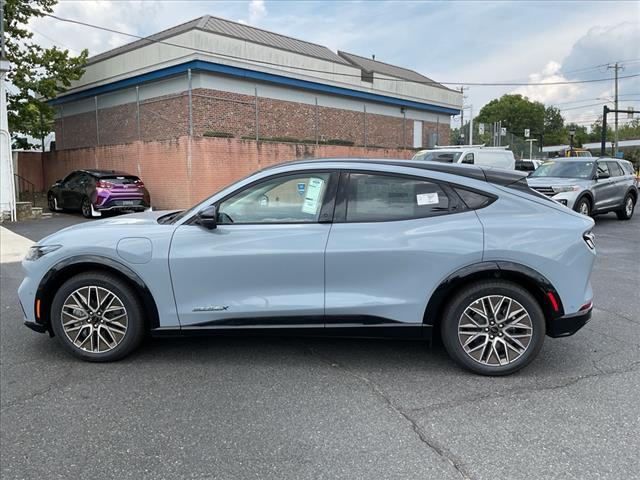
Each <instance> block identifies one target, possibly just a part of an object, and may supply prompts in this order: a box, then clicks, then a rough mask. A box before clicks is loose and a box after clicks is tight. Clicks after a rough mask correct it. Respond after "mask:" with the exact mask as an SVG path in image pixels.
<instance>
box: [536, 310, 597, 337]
mask: <svg viewBox="0 0 640 480" xmlns="http://www.w3.org/2000/svg"><path fill="white" fill-rule="evenodd" d="M592 312H593V307H589V309H588V310H584V311H580V312H576V313H571V314H569V315H563V316H562V317H559V318H555V319H553V320H551V321H549V322H548V323H547V335H548V336H550V337H553V338H558V337H568V336H570V335H573V334H574V333H576V332H577V331H578V330H580V329H581V328H582V327H584V326H585V325H586V324H587V322H589V320H591V313H592Z"/></svg>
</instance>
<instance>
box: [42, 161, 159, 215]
mask: <svg viewBox="0 0 640 480" xmlns="http://www.w3.org/2000/svg"><path fill="white" fill-rule="evenodd" d="M47 201H48V204H49V209H50V210H51V211H60V210H67V209H68V210H80V212H82V215H83V216H85V217H87V218H91V217H99V216H101V215H102V212H113V211H135V212H141V211H144V210H147V209H149V208H150V207H151V200H150V197H149V192H148V191H147V189H146V188H145V186H144V183H143V182H142V180H140V179H139V178H138V177H136V176H135V175H129V174H128V173H123V172H116V171H115V170H76V171H74V172H71V173H70V174H69V175H67V176H66V177H64V179H63V180H58V181H56V183H54V184H53V185H52V186H51V188H50V189H49V191H48V192H47Z"/></svg>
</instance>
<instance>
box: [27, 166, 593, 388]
mask: <svg viewBox="0 0 640 480" xmlns="http://www.w3.org/2000/svg"><path fill="white" fill-rule="evenodd" d="M525 178H526V177H525V175H523V174H522V173H519V172H505V171H503V170H493V169H486V168H481V167H477V166H468V165H449V164H439V163H434V162H413V161H407V160H377V161H376V160H367V159H361V160H358V159H350V160H343V159H333V160H307V161H301V162H294V163H287V164H283V165H279V166H275V167H271V168H268V169H265V170H262V171H260V172H258V173H256V174H253V175H251V176H249V177H248V178H245V179H243V180H240V181H239V182H237V183H235V184H233V185H231V186H229V187H227V188H225V189H224V190H222V191H220V192H218V193H216V194H215V195H213V196H212V197H210V198H208V199H206V200H205V201H203V202H202V203H200V204H198V205H196V206H194V207H192V208H191V209H189V210H185V211H182V212H145V213H139V214H132V215H127V216H126V217H121V218H118V219H104V220H99V221H97V222H91V223H83V224H79V225H76V226H73V227H70V228H67V229H64V230H62V231H60V232H57V233H55V234H53V235H51V236H49V237H47V238H45V239H43V240H41V241H40V242H38V243H37V244H36V245H35V246H33V247H31V249H30V251H29V253H28V255H27V256H26V257H25V260H24V261H23V266H24V268H25V270H26V273H27V274H26V278H25V279H24V281H23V282H22V284H21V285H20V288H19V292H18V293H19V298H20V302H21V304H22V306H23V311H24V312H25V315H26V322H25V324H26V325H27V326H28V327H29V328H31V329H33V330H36V331H38V332H47V331H48V332H49V333H50V334H51V335H52V336H55V337H56V338H57V339H58V341H59V342H60V344H61V345H62V347H63V348H64V349H65V350H67V351H68V352H70V353H72V354H73V355H76V356H77V357H79V358H81V359H84V360H88V361H110V360H117V359H119V358H122V357H124V356H125V355H127V354H129V353H131V352H132V351H133V350H134V349H135V348H136V347H137V346H138V344H139V343H140V341H141V339H142V338H143V337H144V336H145V335H146V334H147V333H148V332H149V331H150V332H151V334H153V335H158V336H161V335H198V334H199V335H204V334H211V333H218V334H222V333H235V334H237V333H239V332H251V333H256V332H262V333H265V334H274V333H277V334H302V335H324V336H336V335H346V336H367V337H371V336H373V337H393V338H408V339H427V340H428V339H429V338H430V337H431V336H432V335H433V332H434V331H436V332H439V333H440V335H441V336H442V339H443V341H444V345H445V347H446V349H447V351H448V352H449V354H450V355H451V357H452V358H453V359H454V360H455V361H457V362H458V363H459V364H461V365H463V366H464V367H466V368H468V369H470V370H472V371H474V372H477V373H480V374H485V375H504V374H509V373H512V372H514V371H516V370H518V369H520V368H522V367H524V366H525V365H527V364H528V363H529V362H531V361H532V360H533V359H534V357H535V356H536V355H537V354H538V352H539V351H540V348H541V347H542V343H543V340H544V337H545V335H547V336H550V337H561V336H566V335H571V334H573V333H574V332H576V331H577V330H578V329H580V328H581V327H582V326H583V325H584V324H585V323H586V322H587V321H588V320H589V319H590V317H591V310H592V290H591V284H590V275H591V269H592V266H593V263H594V260H595V246H594V237H593V235H592V233H591V229H592V227H593V225H594V222H593V220H592V219H591V218H588V217H585V216H583V215H579V214H577V213H574V212H572V211H571V210H568V209H566V208H565V207H563V206H561V205H559V204H558V203H556V202H554V201H552V200H550V199H548V198H546V197H545V196H543V195H540V194H538V193H536V192H534V191H532V190H531V189H529V188H528V187H527V184H526V180H525Z"/></svg>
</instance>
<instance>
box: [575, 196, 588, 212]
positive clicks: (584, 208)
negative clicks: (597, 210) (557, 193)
mask: <svg viewBox="0 0 640 480" xmlns="http://www.w3.org/2000/svg"><path fill="white" fill-rule="evenodd" d="M575 211H576V212H578V213H581V214H582V215H586V216H587V217H588V216H590V215H591V202H590V201H589V199H588V198H587V197H582V198H581V199H580V200H578V202H577V203H576V206H575Z"/></svg>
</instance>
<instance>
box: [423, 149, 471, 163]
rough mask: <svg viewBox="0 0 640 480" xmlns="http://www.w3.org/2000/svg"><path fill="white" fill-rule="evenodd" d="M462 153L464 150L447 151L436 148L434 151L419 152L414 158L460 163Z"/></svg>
mask: <svg viewBox="0 0 640 480" xmlns="http://www.w3.org/2000/svg"><path fill="white" fill-rule="evenodd" d="M460 155H462V152H451V151H449V152H447V151H443V150H436V151H432V152H422V153H418V154H417V155H415V156H414V157H413V160H425V161H429V162H442V163H458V159H459V158H460Z"/></svg>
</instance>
